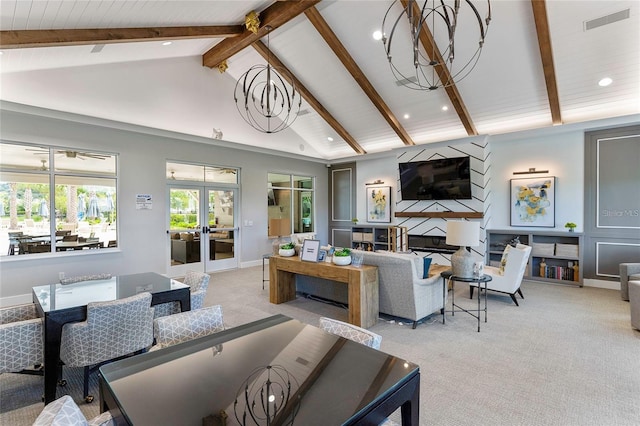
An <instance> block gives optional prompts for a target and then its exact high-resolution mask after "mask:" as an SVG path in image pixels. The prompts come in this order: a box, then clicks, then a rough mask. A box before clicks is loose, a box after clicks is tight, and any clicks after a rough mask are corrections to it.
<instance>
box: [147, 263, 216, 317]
mask: <svg viewBox="0 0 640 426" xmlns="http://www.w3.org/2000/svg"><path fill="white" fill-rule="evenodd" d="M210 279H211V276H210V275H209V274H205V273H204V272H198V271H187V274H186V275H185V277H184V281H183V282H184V283H185V284H186V285H188V286H189V287H190V290H189V291H190V292H191V310H196V309H200V308H202V306H203V305H204V298H205V296H206V295H207V289H208V288H209V280H210ZM179 312H181V310H180V303H179V302H168V303H161V304H159V305H156V306H155V313H154V315H155V317H156V318H160V317H164V316H167V315H173V314H177V313H179Z"/></svg>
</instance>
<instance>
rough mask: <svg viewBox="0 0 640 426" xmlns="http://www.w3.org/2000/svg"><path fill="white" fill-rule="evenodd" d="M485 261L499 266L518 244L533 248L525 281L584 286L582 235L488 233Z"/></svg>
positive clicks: (575, 233)
mask: <svg viewBox="0 0 640 426" xmlns="http://www.w3.org/2000/svg"><path fill="white" fill-rule="evenodd" d="M486 241H487V250H486V262H487V264H488V265H496V264H497V265H499V263H500V259H501V258H502V253H503V252H504V248H505V246H506V245H507V244H509V243H514V242H516V241H519V242H520V243H521V244H526V245H528V246H531V247H532V250H531V257H530V258H529V264H528V265H527V271H526V272H525V276H524V278H525V279H529V280H534V281H544V282H551V283H562V284H573V285H579V286H581V287H582V281H583V274H582V252H583V246H582V244H583V242H582V234H580V233H577V232H553V231H549V232H544V231H525V232H518V231H516V230H487V238H486Z"/></svg>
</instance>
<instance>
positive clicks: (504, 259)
mask: <svg viewBox="0 0 640 426" xmlns="http://www.w3.org/2000/svg"><path fill="white" fill-rule="evenodd" d="M509 250H511V246H510V245H509V244H507V246H506V247H505V248H504V251H503V252H502V259H500V268H498V273H499V274H500V275H504V268H505V267H506V266H507V258H508V257H509Z"/></svg>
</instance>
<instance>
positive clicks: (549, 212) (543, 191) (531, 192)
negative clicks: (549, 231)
mask: <svg viewBox="0 0 640 426" xmlns="http://www.w3.org/2000/svg"><path fill="white" fill-rule="evenodd" d="M555 190H556V178H555V176H545V177H539V178H537V177H536V178H522V179H511V199H510V205H511V226H538V227H548V228H553V227H554V226H555V215H556V213H555V210H556V209H555V206H556V199H555Z"/></svg>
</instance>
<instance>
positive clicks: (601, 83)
mask: <svg viewBox="0 0 640 426" xmlns="http://www.w3.org/2000/svg"><path fill="white" fill-rule="evenodd" d="M611 83H613V80H611V79H610V78H609V77H605V78H603V79H602V80H600V81H599V82H598V86H600V87H607V86H608V85H610V84H611Z"/></svg>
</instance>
